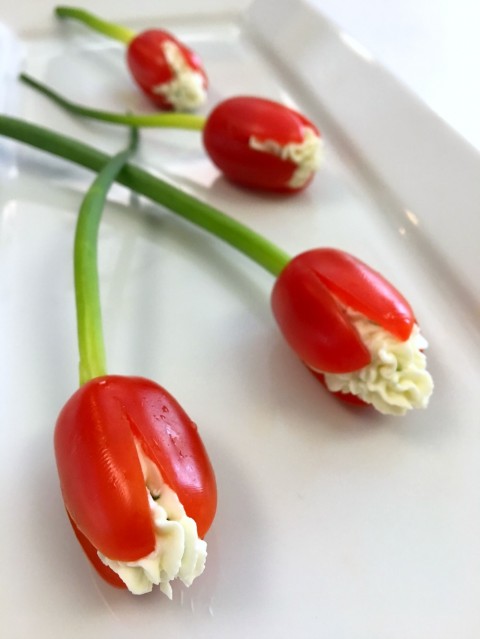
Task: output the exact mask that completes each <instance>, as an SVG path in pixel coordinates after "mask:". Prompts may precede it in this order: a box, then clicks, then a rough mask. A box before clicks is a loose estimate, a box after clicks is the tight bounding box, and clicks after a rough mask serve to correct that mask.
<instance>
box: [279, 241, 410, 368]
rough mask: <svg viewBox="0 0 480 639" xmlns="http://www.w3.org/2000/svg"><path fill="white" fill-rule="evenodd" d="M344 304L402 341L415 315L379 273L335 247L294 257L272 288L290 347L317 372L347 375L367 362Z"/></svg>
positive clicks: (406, 336)
mask: <svg viewBox="0 0 480 639" xmlns="http://www.w3.org/2000/svg"><path fill="white" fill-rule="evenodd" d="M345 308H349V309H351V310H353V311H357V312H359V313H361V314H363V315H364V316H365V317H366V318H368V319H369V320H371V321H372V322H375V323H376V324H378V325H379V326H381V327H382V328H383V329H385V330H386V331H388V332H389V333H391V334H392V335H394V336H396V337H397V338H398V339H399V340H401V341H405V340H407V339H408V338H409V336H410V334H411V332H412V329H413V326H414V324H415V318H414V315H413V312H412V309H411V307H410V305H409V304H408V302H407V301H406V299H405V298H404V297H403V296H402V295H401V294H400V293H399V292H398V291H397V289H395V288H394V287H393V286H392V285H391V284H390V283H389V282H388V281H387V280H386V279H385V278H384V277H382V275H380V273H378V272H376V271H374V270H373V269H372V268H370V267H369V266H367V265H366V264H364V263H363V262H361V261H360V260H358V259H357V258H355V257H353V256H352V255H349V254H348V253H345V252H343V251H339V250H336V249H330V248H322V249H313V250H311V251H307V252H305V253H301V254H300V255H298V256H297V257H295V258H293V259H292V260H291V261H290V262H289V263H288V264H287V266H286V267H285V268H284V269H283V271H282V272H281V273H280V275H279V277H278V278H277V280H276V282H275V285H274V288H273V291H272V309H273V313H274V316H275V318H276V321H277V323H278V325H279V327H280V329H281V331H282V333H283V335H284V336H285V338H286V340H287V342H288V343H289V345H290V346H291V348H292V349H293V350H294V351H295V352H296V353H297V354H298V356H299V357H300V359H301V360H302V361H303V362H305V364H307V366H308V367H309V368H311V369H313V370H315V371H318V372H320V373H322V372H325V373H327V372H328V373H346V372H350V371H355V370H358V369H360V368H363V367H364V366H366V365H367V364H369V363H370V360H371V357H370V353H369V350H368V348H367V347H366V345H365V344H364V343H363V341H362V339H361V337H360V335H359V333H358V332H357V330H356V328H355V326H354V325H353V323H352V321H351V319H350V318H349V316H348V315H347V313H346V312H345Z"/></svg>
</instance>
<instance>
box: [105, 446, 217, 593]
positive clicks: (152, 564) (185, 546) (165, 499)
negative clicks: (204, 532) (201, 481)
mask: <svg viewBox="0 0 480 639" xmlns="http://www.w3.org/2000/svg"><path fill="white" fill-rule="evenodd" d="M137 450H138V453H139V458H140V462H141V464H142V470H143V474H144V477H145V483H146V486H147V493H148V501H149V505H150V512H151V516H152V521H153V526H154V529H155V538H156V543H155V549H154V550H153V552H151V553H150V554H149V555H147V556H146V557H142V558H141V559H138V560H136V561H127V562H125V561H115V560H113V559H109V558H108V557H106V556H105V555H103V554H102V553H100V552H99V553H98V556H99V557H100V559H101V560H102V561H103V563H104V564H105V565H107V566H109V567H110V568H111V569H112V570H113V571H114V572H116V573H117V574H118V576H119V577H120V579H122V581H123V582H124V583H125V585H126V586H127V588H128V589H129V590H130V592H132V593H133V594H134V595H143V594H145V593H147V592H150V591H151V590H152V588H153V585H157V586H160V590H161V591H162V592H163V593H164V594H165V595H167V597H168V598H169V599H171V598H172V586H171V584H170V582H171V581H172V580H173V579H175V578H177V577H178V578H179V579H180V580H181V581H182V582H183V583H184V584H185V585H186V586H190V585H191V584H192V582H193V580H194V579H195V578H196V577H198V576H199V575H201V574H202V572H203V570H204V568H205V561H206V557H207V544H206V542H205V541H204V540H203V539H200V538H199V537H198V534H197V525H196V523H195V521H194V520H193V519H192V518H191V517H188V516H187V515H186V513H185V510H184V508H183V506H182V504H181V503H180V501H179V499H178V497H177V494H176V493H175V492H174V491H173V490H172V489H171V488H170V487H169V486H167V484H165V482H164V481H163V479H162V477H161V475H160V472H159V470H158V468H157V467H156V466H155V464H154V463H153V462H152V461H151V460H150V459H148V457H146V455H145V454H144V453H143V452H142V450H141V448H140V445H138V444H137Z"/></svg>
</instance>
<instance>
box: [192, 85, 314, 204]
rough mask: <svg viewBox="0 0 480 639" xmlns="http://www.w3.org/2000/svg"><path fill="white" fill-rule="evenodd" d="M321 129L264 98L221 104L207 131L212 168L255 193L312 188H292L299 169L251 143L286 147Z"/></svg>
mask: <svg viewBox="0 0 480 639" xmlns="http://www.w3.org/2000/svg"><path fill="white" fill-rule="evenodd" d="M305 128H310V129H312V130H313V131H314V132H315V133H316V134H317V135H318V136H319V137H320V134H319V132H318V129H317V128H316V127H315V125H314V124H312V123H311V122H310V121H309V120H308V119H307V118H305V117H304V116H303V115H302V114H301V113H298V112H296V111H294V110H292V109H289V108H288V107H286V106H284V105H283V104H280V103H278V102H274V101H272V100H266V99H264V98H258V97H250V96H239V97H234V98H229V99H227V100H224V101H223V102H221V103H220V104H218V105H217V106H216V107H215V108H214V109H213V110H212V112H211V113H210V115H209V116H208V118H207V121H206V123H205V127H204V130H203V144H204V146H205V149H206V151H207V153H208V155H209V156H210V159H211V160H212V161H213V163H214V164H215V165H216V166H217V167H218V168H219V169H220V170H221V171H222V173H223V174H224V175H225V176H226V177H227V178H229V179H230V180H231V181H232V182H236V183H238V184H240V185H243V186H247V187H250V188H258V189H266V190H270V191H280V192H293V191H298V190H301V189H303V188H305V187H306V186H307V184H309V182H310V181H311V179H312V177H313V175H312V176H311V177H310V179H309V180H307V181H306V182H305V183H304V184H303V185H302V186H301V187H297V188H293V187H290V186H288V183H289V181H290V179H291V178H292V176H293V174H294V172H295V170H296V169H297V165H296V164H295V163H294V162H292V161H291V160H284V159H282V158H280V157H277V156H275V155H273V154H271V153H267V152H264V151H258V150H256V149H253V148H251V147H250V139H251V138H252V137H254V138H256V139H257V140H258V141H259V142H265V141H267V140H273V141H275V142H276V143H278V144H279V145H281V146H285V145H287V144H291V143H296V144H299V143H301V142H302V141H303V139H304V129H305Z"/></svg>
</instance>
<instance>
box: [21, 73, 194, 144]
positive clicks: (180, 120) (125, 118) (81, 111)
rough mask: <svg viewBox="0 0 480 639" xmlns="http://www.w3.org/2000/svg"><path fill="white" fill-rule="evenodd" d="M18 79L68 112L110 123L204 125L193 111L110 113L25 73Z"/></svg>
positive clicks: (145, 125) (186, 126)
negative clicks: (64, 93) (53, 88)
mask: <svg viewBox="0 0 480 639" xmlns="http://www.w3.org/2000/svg"><path fill="white" fill-rule="evenodd" d="M19 77H20V80H21V81H22V82H24V83H25V84H27V85H28V86H30V87H32V88H33V89H35V90H36V91H39V92H40V93H42V94H43V95H44V96H46V97H47V98H50V99H51V100H53V102H55V103H56V104H58V105H60V106H61V107H63V108H64V109H66V110H67V111H69V112H70V113H74V114H75V115H81V116H83V117H86V118H92V119H93V120H102V121H103V122H109V123H110V124H123V125H125V124H127V125H129V126H136V127H169V128H176V129H191V130H195V131H201V130H202V129H203V127H204V126H205V119H206V118H205V117H204V116H201V115H195V114H193V113H155V114H152V115H136V114H133V113H110V112H109V111H102V110H100V109H90V108H89V107H85V106H81V105H80V104H76V103H75V102H72V101H71V100H67V98H64V97H63V96H62V95H60V94H59V93H57V92H56V91H53V90H52V89H50V88H49V87H47V86H46V85H45V84H43V83H42V82H39V81H38V80H35V79H34V78H32V77H31V76H29V75H27V74H26V73H21V74H20V76H19Z"/></svg>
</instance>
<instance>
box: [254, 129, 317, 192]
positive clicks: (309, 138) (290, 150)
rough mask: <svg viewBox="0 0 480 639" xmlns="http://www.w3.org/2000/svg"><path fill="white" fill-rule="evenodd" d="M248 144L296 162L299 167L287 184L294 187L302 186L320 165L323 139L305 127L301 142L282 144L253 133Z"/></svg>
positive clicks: (257, 149) (258, 149) (256, 149)
mask: <svg viewBox="0 0 480 639" xmlns="http://www.w3.org/2000/svg"><path fill="white" fill-rule="evenodd" d="M248 145H249V147H250V148H252V149H255V151H262V152H264V153H271V154H272V155H275V156H276V157H279V158H280V159H282V160H290V161H291V162H293V163H294V164H296V165H297V168H296V169H295V171H294V172H293V175H292V177H291V178H290V180H289V181H288V184H287V186H289V187H290V188H292V189H299V188H301V187H302V186H303V185H304V184H305V183H306V182H307V181H308V180H309V179H310V177H311V175H312V173H314V172H315V171H317V170H318V167H319V166H320V161H321V149H322V141H321V139H320V137H319V136H318V135H317V134H316V133H315V131H314V130H313V129H311V128H310V127H305V128H304V129H303V140H302V141H301V142H290V143H289V144H285V145H283V146H282V145H281V144H279V143H278V142H276V141H275V140H259V139H258V138H256V137H255V136H254V135H252V136H251V137H250V139H249V141H248Z"/></svg>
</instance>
